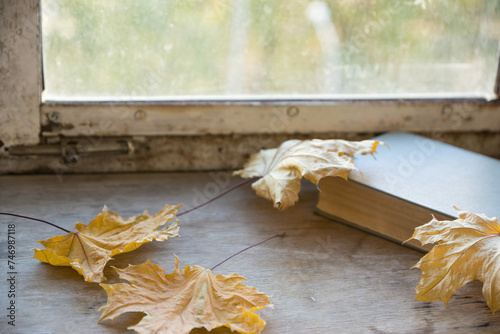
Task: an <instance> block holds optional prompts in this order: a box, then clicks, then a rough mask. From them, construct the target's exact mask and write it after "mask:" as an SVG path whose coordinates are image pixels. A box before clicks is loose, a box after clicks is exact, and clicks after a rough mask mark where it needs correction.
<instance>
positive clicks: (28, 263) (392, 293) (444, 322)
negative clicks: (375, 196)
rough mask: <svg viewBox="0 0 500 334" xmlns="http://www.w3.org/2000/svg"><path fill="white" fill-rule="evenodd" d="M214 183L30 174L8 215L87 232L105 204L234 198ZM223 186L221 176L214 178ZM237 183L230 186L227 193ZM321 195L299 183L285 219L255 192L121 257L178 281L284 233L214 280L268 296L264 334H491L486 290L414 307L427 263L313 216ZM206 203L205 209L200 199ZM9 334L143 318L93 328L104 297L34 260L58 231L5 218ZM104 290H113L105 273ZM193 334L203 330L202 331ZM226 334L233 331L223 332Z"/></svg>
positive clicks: (205, 211) (221, 203) (475, 288)
mask: <svg viewBox="0 0 500 334" xmlns="http://www.w3.org/2000/svg"><path fill="white" fill-rule="evenodd" d="M213 175H214V174H208V173H172V174H111V175H109V174H108V175H63V176H62V178H61V179H58V178H57V177H56V176H55V175H41V176H39V175H28V176H2V177H0V209H1V211H8V212H14V213H18V214H24V215H28V216H34V217H38V218H41V219H45V220H49V221H51V222H53V223H56V224H59V225H61V226H63V227H65V228H67V229H70V230H72V229H73V228H74V224H75V223H76V222H82V223H84V224H87V223H88V222H90V221H91V220H92V219H93V218H94V217H95V216H96V215H97V214H98V213H99V211H100V210H101V209H102V207H103V205H107V206H108V208H109V209H110V210H112V211H115V212H117V213H119V214H120V215H122V216H125V217H128V216H132V215H136V214H138V213H141V212H142V211H143V210H144V209H146V208H147V209H149V210H150V213H156V212H157V211H158V210H159V209H161V208H162V207H163V205H164V204H166V203H168V204H177V203H185V207H186V208H189V207H191V206H193V198H196V197H197V196H198V197H200V196H201V195H200V194H202V195H203V194H207V195H210V194H214V193H215V192H216V191H221V190H223V189H226V188H227V187H228V186H226V185H225V184H224V183H225V182H224V181H225V178H224V176H225V175H223V174H217V175H218V176H219V177H218V180H219V181H218V183H219V184H218V183H217V182H216V181H215V180H214V178H213ZM216 179H217V178H216ZM238 182H240V180H238V178H234V179H231V180H230V183H231V185H233V184H236V183H238ZM317 197H318V191H317V189H316V187H315V186H314V185H312V184H310V183H308V182H304V183H303V189H302V191H301V193H300V202H299V203H298V204H297V205H296V206H294V207H292V208H290V209H288V210H287V211H284V212H280V211H278V210H276V209H274V208H273V207H272V203H271V202H268V201H266V200H263V199H261V198H258V197H257V196H256V195H255V194H254V192H253V190H252V189H251V188H250V186H249V185H246V186H244V187H242V188H238V189H237V190H235V191H233V192H232V193H230V195H227V196H225V197H223V198H221V199H218V200H217V201H215V202H213V203H211V204H209V205H208V206H206V207H204V208H201V209H198V210H196V211H193V212H191V213H188V214H186V215H184V216H182V217H179V218H180V221H181V229H180V234H181V237H180V238H176V239H172V240H169V241H167V242H163V243H161V242H152V243H148V244H145V245H143V246H141V247H140V248H139V249H138V250H136V251H134V252H132V253H127V254H122V255H118V256H116V260H114V261H111V262H112V263H111V264H112V265H114V266H116V267H119V268H123V267H126V266H127V265H128V264H129V263H131V264H139V263H142V262H144V261H146V260H147V259H151V260H152V262H154V263H157V264H159V265H160V266H162V267H163V268H165V269H166V271H167V272H171V271H173V268H174V256H173V254H174V253H175V254H176V255H177V256H179V258H180V266H182V267H183V266H185V265H188V264H189V265H195V264H196V265H200V266H202V267H206V268H207V267H208V268H210V267H212V266H214V265H215V264H216V263H218V262H220V261H221V260H223V259H225V258H226V257H228V256H230V255H232V254H233V253H235V252H237V251H239V250H241V249H243V248H245V247H247V246H249V245H252V244H254V243H257V242H259V241H261V240H263V239H265V238H267V237H269V236H273V235H275V234H278V233H282V232H286V234H287V235H286V237H283V238H276V239H273V240H271V241H269V242H267V243H264V244H262V245H260V246H258V247H255V248H252V249H251V250H249V251H247V252H245V253H243V254H241V255H238V256H236V257H234V258H233V259H231V260H230V261H228V262H226V263H225V264H223V265H222V266H220V267H218V268H217V269H216V270H215V271H214V273H215V274H217V273H224V274H229V273H233V272H237V273H239V274H241V275H243V276H245V277H247V278H248V280H247V281H246V284H248V285H251V286H254V287H256V288H257V289H258V290H260V291H262V292H265V293H267V294H269V295H272V298H271V301H272V303H274V305H275V306H274V309H270V308H268V309H264V310H262V311H259V313H260V315H261V317H262V318H264V319H265V320H266V322H267V326H266V328H265V329H264V331H263V333H268V334H271V333H280V334H284V333H449V332H452V333H471V332H480V333H488V332H491V333H494V332H500V317H499V315H495V316H493V315H492V314H491V311H490V310H489V308H488V307H487V306H486V303H485V301H484V299H483V296H482V293H481V284H480V283H472V284H469V285H467V286H466V287H464V288H462V289H460V290H459V291H458V293H457V294H456V295H455V296H453V297H452V298H451V300H450V306H449V307H446V306H445V305H444V303H442V302H433V303H423V302H420V301H417V300H415V299H414V288H415V286H416V284H417V282H418V280H419V277H420V271H419V270H418V269H413V270H410V267H411V266H412V265H414V264H415V263H416V262H417V261H418V259H419V258H420V257H421V256H422V254H421V253H419V252H417V251H414V250H411V249H408V248H405V247H402V246H399V245H397V244H395V243H392V242H389V241H386V240H383V239H380V238H378V237H375V236H372V235H369V234H367V233H365V232H362V231H359V230H356V229H353V228H351V227H348V226H345V225H342V224H339V223H336V222H333V221H329V220H327V219H325V218H322V217H320V216H317V215H315V214H314V213H313V211H314V208H315V205H316V202H317ZM198 200H199V199H198ZM0 219H1V221H2V224H1V225H0V256H1V265H0V270H1V273H0V281H1V284H0V296H1V297H0V301H1V307H0V309H1V311H0V313H1V314H0V315H1V317H0V319H1V323H0V332H1V333H123V332H127V330H126V327H127V326H129V325H131V324H133V323H134V321H138V320H139V319H140V318H141V316H142V314H139V313H134V314H132V313H129V314H126V315H122V316H120V317H119V318H118V319H117V320H115V322H114V323H112V322H111V321H106V322H104V323H101V324H97V320H98V319H99V316H100V312H99V308H100V307H101V306H102V305H104V304H105V303H106V293H105V292H104V290H103V289H102V288H101V287H99V285H97V284H92V283H87V282H85V281H84V280H83V279H82V276H80V275H79V274H78V273H77V272H76V271H75V270H73V269H71V268H70V267H53V266H50V265H47V264H44V263H41V262H39V261H38V260H35V259H33V251H31V250H30V249H31V248H34V247H38V248H43V246H41V245H39V244H38V243H37V242H35V240H42V239H46V238H49V237H51V236H54V235H60V234H61V233H59V230H57V229H54V228H52V227H50V226H47V225H44V224H40V223H35V222H32V221H27V220H24V219H17V218H11V217H0ZM8 224H15V236H16V258H15V262H16V272H17V275H16V284H15V290H16V299H15V300H16V322H15V324H16V326H15V327H12V326H9V325H7V320H8V319H7V317H6V315H7V312H8V311H7V310H6V307H7V303H8V301H9V298H7V294H8V290H9V284H8V282H7V279H8V277H7V272H8V271H9V269H8V268H7V255H8V254H7V232H8ZM105 275H106V276H108V277H110V278H109V279H108V283H114V282H117V278H116V275H115V274H114V271H113V270H112V269H110V268H109V265H108V267H107V269H106V270H105ZM193 332H196V333H203V332H206V331H201V330H196V331H193ZM214 332H216V333H227V332H228V331H227V330H216V331H214Z"/></svg>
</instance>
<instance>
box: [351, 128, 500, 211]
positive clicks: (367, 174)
mask: <svg viewBox="0 0 500 334" xmlns="http://www.w3.org/2000/svg"><path fill="white" fill-rule="evenodd" d="M374 139H377V140H380V141H383V142H385V143H387V145H389V147H390V148H387V147H384V146H379V147H378V148H377V153H376V154H375V158H374V157H372V156H370V155H367V156H356V157H355V158H354V162H355V164H356V167H357V168H358V169H359V171H353V172H351V173H350V174H349V179H350V180H351V181H355V182H358V183H361V184H364V185H366V186H368V187H371V188H374V189H377V190H379V191H382V192H385V193H388V194H390V195H392V196H395V197H399V198H402V199H404V200H406V201H408V202H412V203H416V204H418V205H421V206H424V207H427V208H429V209H431V210H433V211H437V212H440V213H443V214H446V215H449V216H452V217H457V216H458V215H457V210H455V209H454V206H456V207H457V208H459V209H460V210H463V211H470V212H474V213H477V214H480V213H483V214H485V215H486V216H488V217H497V218H498V217H499V216H500V160H497V159H494V158H491V157H488V156H485V155H481V154H478V153H475V152H471V151H467V150H464V149H461V148H458V147H455V146H452V145H449V144H445V143H442V142H439V141H436V140H432V139H428V138H426V137H422V136H418V135H415V134H410V133H404V132H389V133H386V134H383V135H381V136H378V137H376V138H374Z"/></svg>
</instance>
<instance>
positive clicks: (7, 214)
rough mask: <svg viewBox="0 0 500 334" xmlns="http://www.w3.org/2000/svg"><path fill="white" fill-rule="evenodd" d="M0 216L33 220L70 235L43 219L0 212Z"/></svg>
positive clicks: (67, 231)
mask: <svg viewBox="0 0 500 334" xmlns="http://www.w3.org/2000/svg"><path fill="white" fill-rule="evenodd" d="M0 215H4V216H13V217H19V218H24V219H31V220H35V221H39V222H42V223H44V224H48V225H50V226H54V227H56V228H58V229H60V230H63V231H64V232H66V233H71V231H69V230H67V229H65V228H62V227H61V226H59V225H56V224H54V223H51V222H48V221H46V220H43V219H38V218H33V217H28V216H23V215H17V214H15V213H8V212H0Z"/></svg>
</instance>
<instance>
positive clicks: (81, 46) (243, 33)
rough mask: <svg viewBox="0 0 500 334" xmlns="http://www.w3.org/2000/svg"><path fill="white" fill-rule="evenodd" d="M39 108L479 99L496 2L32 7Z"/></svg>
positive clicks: (489, 88) (67, 3)
mask: <svg viewBox="0 0 500 334" xmlns="http://www.w3.org/2000/svg"><path fill="white" fill-rule="evenodd" d="M41 8H42V35H43V37H42V44H43V75H44V93H43V94H44V95H43V97H44V99H45V100H51V101H57V100H151V99H153V100H172V99H212V98H221V99H261V98H263V99H266V98H270V99H281V98H283V99H294V98H315V97H316V98H322V97H324V98H342V97H353V98H358V97H359V98H363V97H366V96H369V97H375V98H376V97H377V96H382V97H383V96H388V95H389V96H402V97H420V96H422V97H427V96H445V97H446V96H455V97H460V96H467V97H471V96H472V97H489V96H490V95H491V93H492V92H493V87H494V82H495V76H496V69H497V65H498V46H499V40H500V2H499V1H498V0H475V1H471V0H439V1H437V0H408V1H401V0H385V1H382V0H371V1H368V0H362V1H356V0H344V1H342V0H338V1H333V0H324V1H300V0H274V1H268V0H233V1H229V0H178V1H167V0H147V1H136V0H101V1H82V0H42V7H41Z"/></svg>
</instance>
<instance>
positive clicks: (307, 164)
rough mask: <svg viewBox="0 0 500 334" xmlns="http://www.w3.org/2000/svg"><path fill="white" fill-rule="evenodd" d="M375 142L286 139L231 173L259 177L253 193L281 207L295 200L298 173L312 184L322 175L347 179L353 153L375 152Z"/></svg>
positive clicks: (351, 167)
mask: <svg viewBox="0 0 500 334" xmlns="http://www.w3.org/2000/svg"><path fill="white" fill-rule="evenodd" d="M378 144H379V142H378V141H376V140H364V141H360V142H350V141H346V140H336V139H329V140H320V139H312V140H288V141H285V142H284V143H282V144H281V145H280V147H278V148H273V149H268V150H261V151H260V152H259V153H256V154H253V155H252V156H251V157H250V159H249V161H248V162H247V163H246V164H245V166H244V168H243V169H241V170H239V171H236V172H235V173H234V174H236V175H239V176H241V177H243V178H253V177H260V178H259V179H258V180H257V181H255V182H254V183H252V188H253V189H254V190H255V191H256V192H257V195H258V196H260V197H264V198H266V199H268V200H271V201H273V202H274V207H276V208H278V209H280V210H284V209H286V208H288V207H290V206H292V205H294V204H295V203H296V202H297V201H298V200H299V196H298V194H299V191H300V180H301V179H302V177H305V178H306V179H308V180H310V181H311V182H313V183H314V184H316V185H317V184H318V183H319V181H320V180H321V179H322V178H323V177H326V176H340V177H343V178H345V179H347V175H348V174H349V172H350V171H352V170H354V169H356V167H355V166H354V162H353V161H352V159H351V158H352V157H353V156H354V155H355V154H373V153H375V149H376V147H377V145H378Z"/></svg>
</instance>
